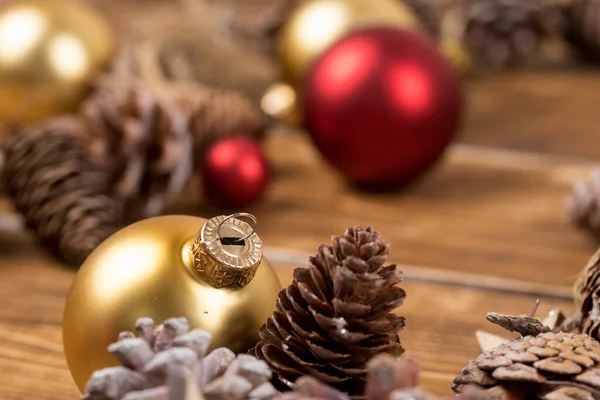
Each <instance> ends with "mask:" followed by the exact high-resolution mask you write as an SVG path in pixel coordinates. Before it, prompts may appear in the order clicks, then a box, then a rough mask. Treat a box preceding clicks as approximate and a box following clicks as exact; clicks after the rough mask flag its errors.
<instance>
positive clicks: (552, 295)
mask: <svg viewBox="0 0 600 400" xmlns="http://www.w3.org/2000/svg"><path fill="white" fill-rule="evenodd" d="M265 257H266V258H267V259H268V260H269V262H271V263H272V264H275V265H278V266H281V267H285V266H287V267H290V268H293V267H304V266H306V265H307V261H308V257H309V255H308V254H306V253H300V252H293V251H290V250H284V249H275V248H265ZM397 264H398V265H399V266H400V269H401V270H402V271H403V272H404V277H405V279H406V280H407V281H414V282H423V283H437V284H440V285H447V286H457V287H465V288H471V289H478V290H486V291H494V292H500V293H512V294H522V295H527V296H537V297H542V298H546V299H555V300H567V301H570V300H572V299H573V293H572V291H571V289H570V288H565V287H561V286H555V285H548V284H542V283H536V282H525V281H519V280H515V279H505V278H497V277H490V276H485V275H477V274H470V273H466V272H456V271H450V270H441V269H435V268H429V267H422V266H414V265H406V264H402V263H397Z"/></svg>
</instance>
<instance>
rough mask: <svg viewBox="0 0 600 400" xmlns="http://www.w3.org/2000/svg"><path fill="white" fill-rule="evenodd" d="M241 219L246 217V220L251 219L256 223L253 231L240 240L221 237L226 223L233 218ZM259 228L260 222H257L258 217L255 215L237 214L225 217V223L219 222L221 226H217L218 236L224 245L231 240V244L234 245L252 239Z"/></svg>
mask: <svg viewBox="0 0 600 400" xmlns="http://www.w3.org/2000/svg"><path fill="white" fill-rule="evenodd" d="M239 217H246V218H249V219H251V220H252V222H253V223H254V226H253V227H252V230H251V231H250V232H249V233H247V234H246V235H244V236H242V237H240V238H227V237H223V236H221V228H222V227H223V224H225V222H227V221H229V220H230V219H232V218H239ZM257 227H258V221H257V220H256V217H255V216H254V215H252V214H250V213H235V214H231V215H228V216H227V217H225V218H224V219H223V221H221V222H219V225H218V226H217V236H218V238H219V239H220V240H221V243H223V241H226V240H227V239H229V240H230V243H232V244H233V243H240V242H243V241H244V240H246V239H248V238H250V236H252V235H254V232H256V228H257ZM232 239H233V240H232Z"/></svg>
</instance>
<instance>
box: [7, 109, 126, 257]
mask: <svg viewBox="0 0 600 400" xmlns="http://www.w3.org/2000/svg"><path fill="white" fill-rule="evenodd" d="M85 133H86V128H85V125H83V124H82V123H81V121H80V120H79V119H76V118H66V117H65V118H55V119H52V120H49V121H47V122H45V123H41V124H38V125H34V126H31V127H30V128H28V129H25V130H24V131H23V132H21V133H20V134H19V135H17V136H16V137H15V138H14V139H13V140H12V141H11V142H10V143H9V144H8V145H7V147H6V149H5V151H6V153H5V162H4V169H3V171H2V172H3V174H2V182H3V185H2V186H3V187H4V189H5V190H6V192H7V194H8V195H9V197H10V198H11V199H12V200H13V202H14V204H15V207H16V209H17V210H18V211H19V212H20V213H22V214H23V216H24V218H25V222H26V224H27V226H28V227H29V228H31V229H32V230H33V231H34V232H35V233H36V235H37V237H38V238H39V239H40V240H41V241H42V242H43V243H44V244H45V245H46V246H47V247H48V248H49V249H50V250H52V251H53V252H54V253H55V254H56V255H58V256H59V257H60V258H62V259H64V260H65V261H66V262H67V263H69V264H71V265H73V266H79V265H80V264H81V263H82V262H83V260H84V259H85V258H86V257H87V256H88V255H89V253H90V252H91V251H92V250H93V249H95V248H96V246H98V245H99V244H100V243H101V242H102V241H104V239H106V238H107V237H108V236H110V235H111V234H112V233H114V232H115V230H116V229H117V227H118V222H119V219H120V217H121V209H120V207H119V206H118V204H117V203H116V202H115V201H114V200H113V199H111V198H110V197H108V196H106V192H107V188H108V180H107V178H108V177H107V176H106V174H105V173H104V172H103V171H100V170H98V169H97V168H96V167H95V166H94V165H93V164H92V163H91V161H90V158H89V155H88V154H87V153H86V152H85V150H84V148H83V147H82V145H81V143H80V141H79V139H80V138H81V137H82V136H83V135H84V134H85Z"/></svg>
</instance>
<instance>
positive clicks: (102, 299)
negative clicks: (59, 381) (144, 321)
mask: <svg viewBox="0 0 600 400" xmlns="http://www.w3.org/2000/svg"><path fill="white" fill-rule="evenodd" d="M242 217H250V218H252V219H253V220H254V221H256V220H255V219H254V217H253V216H251V215H249V214H234V215H231V216H229V217H225V216H218V217H215V218H212V219H210V220H206V219H203V218H197V217H190V216H162V217H156V218H151V219H147V220H144V221H141V222H138V223H135V224H133V225H130V226H128V227H126V228H124V229H122V230H121V231H119V232H117V233H116V234H114V235H113V236H111V237H110V238H108V239H107V240H106V241H105V242H104V243H102V244H101V245H100V246H99V247H98V248H97V249H96V250H95V251H94V252H93V253H92V254H91V255H90V256H89V257H88V259H87V260H86V261H85V263H84V264H83V265H82V267H81V269H80V270H79V271H78V273H77V275H76V277H75V280H74V281H73V284H72V287H71V290H70V292H69V295H68V297H67V301H66V304H65V310H64V315H63V345H64V351H65V356H66V359H67V363H68V366H69V369H70V371H71V374H72V376H73V379H74V380H75V383H76V384H77V386H78V387H79V390H80V391H81V392H82V393H83V392H84V391H85V385H86V383H87V381H88V380H89V378H90V376H91V375H92V373H93V372H94V371H96V370H98V369H101V368H106V367H109V366H116V365H118V363H117V361H116V360H115V359H114V358H113V357H112V356H111V355H110V354H109V353H108V351H107V346H108V345H109V344H111V343H113V342H114V341H115V340H116V339H117V337H118V335H119V332H121V331H125V330H129V329H131V327H132V326H135V322H136V320H137V319H138V318H139V317H140V316H147V317H150V318H152V319H154V320H156V321H163V320H166V319H168V318H171V317H173V316H181V317H185V318H187V319H188V321H189V322H190V326H191V327H192V328H194V329H204V330H206V331H209V332H210V333H212V335H213V338H214V340H213V343H212V344H211V346H212V348H216V347H228V348H230V349H231V350H233V351H234V352H236V353H238V352H245V351H247V350H248V349H250V348H251V347H252V346H254V345H255V344H256V343H257V342H258V341H259V339H260V338H259V335H258V330H259V328H260V327H261V326H262V325H263V324H264V323H265V321H266V320H267V318H268V317H269V316H270V315H271V313H272V312H273V309H274V308H275V303H276V299H277V295H278V293H279V291H280V289H281V284H280V283H279V280H278V278H277V276H276V274H275V272H274V271H273V269H272V267H271V266H270V265H269V263H268V261H267V260H266V259H265V258H264V257H263V247H262V242H261V240H260V238H259V237H258V236H257V234H256V233H255V232H254V230H255V229H254V228H255V227H256V225H254V227H252V226H251V225H250V224H248V223H246V222H244V221H243V220H242V219H240V218H242ZM199 227H200V230H198V228H199Z"/></svg>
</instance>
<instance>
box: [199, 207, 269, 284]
mask: <svg viewBox="0 0 600 400" xmlns="http://www.w3.org/2000/svg"><path fill="white" fill-rule="evenodd" d="M236 216H250V217H251V218H252V219H253V220H254V221H256V220H255V219H254V216H251V215H246V214H233V215H230V216H224V215H221V216H218V217H214V218H211V219H210V220H208V221H206V223H205V224H204V226H203V227H202V228H201V229H200V231H199V232H198V234H196V237H195V238H194V240H193V243H192V247H191V250H192V253H193V255H194V262H193V270H194V272H195V273H196V274H197V275H198V277H200V278H201V279H203V280H204V281H206V282H208V283H209V284H211V285H212V286H214V287H216V288H242V287H244V286H246V285H247V284H248V283H250V281H251V280H252V278H254V275H255V274H256V270H257V269H258V267H259V265H260V262H261V261H262V257H263V246H262V241H261V240H260V238H259V237H258V235H257V234H256V233H255V232H254V231H255V227H252V226H250V224H248V223H246V222H244V221H242V220H240V219H237V218H235V217H236Z"/></svg>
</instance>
